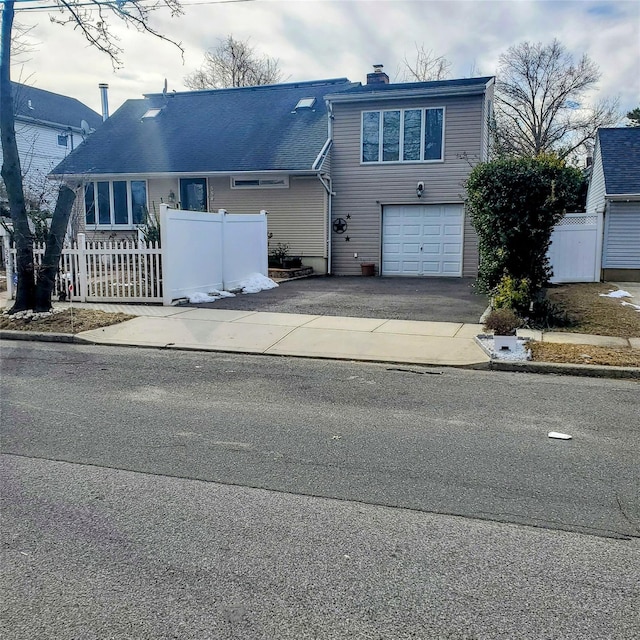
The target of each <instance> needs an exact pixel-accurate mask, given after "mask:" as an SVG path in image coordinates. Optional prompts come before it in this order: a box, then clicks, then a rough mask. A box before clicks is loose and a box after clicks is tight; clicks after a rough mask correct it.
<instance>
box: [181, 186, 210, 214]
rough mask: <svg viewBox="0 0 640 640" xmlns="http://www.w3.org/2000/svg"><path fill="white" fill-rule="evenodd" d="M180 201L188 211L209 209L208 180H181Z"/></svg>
mask: <svg viewBox="0 0 640 640" xmlns="http://www.w3.org/2000/svg"><path fill="white" fill-rule="evenodd" d="M180 201H181V205H182V208H183V209H187V210H188V211H206V210H207V182H206V179H205V178H187V179H184V180H180Z"/></svg>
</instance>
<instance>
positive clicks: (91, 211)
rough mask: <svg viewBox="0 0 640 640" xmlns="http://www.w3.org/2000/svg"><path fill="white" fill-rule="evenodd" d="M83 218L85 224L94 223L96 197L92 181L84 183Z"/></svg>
mask: <svg viewBox="0 0 640 640" xmlns="http://www.w3.org/2000/svg"><path fill="white" fill-rule="evenodd" d="M84 219H85V221H86V223H87V224H95V223H96V198H95V194H94V191H93V182H89V183H88V184H85V185H84Z"/></svg>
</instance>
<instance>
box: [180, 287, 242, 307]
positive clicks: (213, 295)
mask: <svg viewBox="0 0 640 640" xmlns="http://www.w3.org/2000/svg"><path fill="white" fill-rule="evenodd" d="M222 298H235V294H233V293H229V292H228V291H218V290H217V289H214V290H213V291H209V293H200V292H196V293H192V294H191V295H190V296H189V302H190V303H191V304H199V303H201V302H215V301H216V300H221V299H222Z"/></svg>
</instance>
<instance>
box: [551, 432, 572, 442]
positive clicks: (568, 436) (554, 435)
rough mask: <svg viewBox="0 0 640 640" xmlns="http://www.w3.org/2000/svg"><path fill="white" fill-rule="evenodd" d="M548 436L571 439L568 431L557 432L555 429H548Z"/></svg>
mask: <svg viewBox="0 0 640 640" xmlns="http://www.w3.org/2000/svg"><path fill="white" fill-rule="evenodd" d="M549 438H555V439H556V440H571V436H570V435H569V434H568V433H558V432H557V431H549Z"/></svg>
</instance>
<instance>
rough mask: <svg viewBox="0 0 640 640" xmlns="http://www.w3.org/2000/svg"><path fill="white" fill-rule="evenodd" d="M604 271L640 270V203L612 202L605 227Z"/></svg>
mask: <svg viewBox="0 0 640 640" xmlns="http://www.w3.org/2000/svg"><path fill="white" fill-rule="evenodd" d="M604 229H605V231H604V247H603V259H602V268H603V269H640V202H610V203H609V206H608V207H607V212H606V216H605V225H604Z"/></svg>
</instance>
